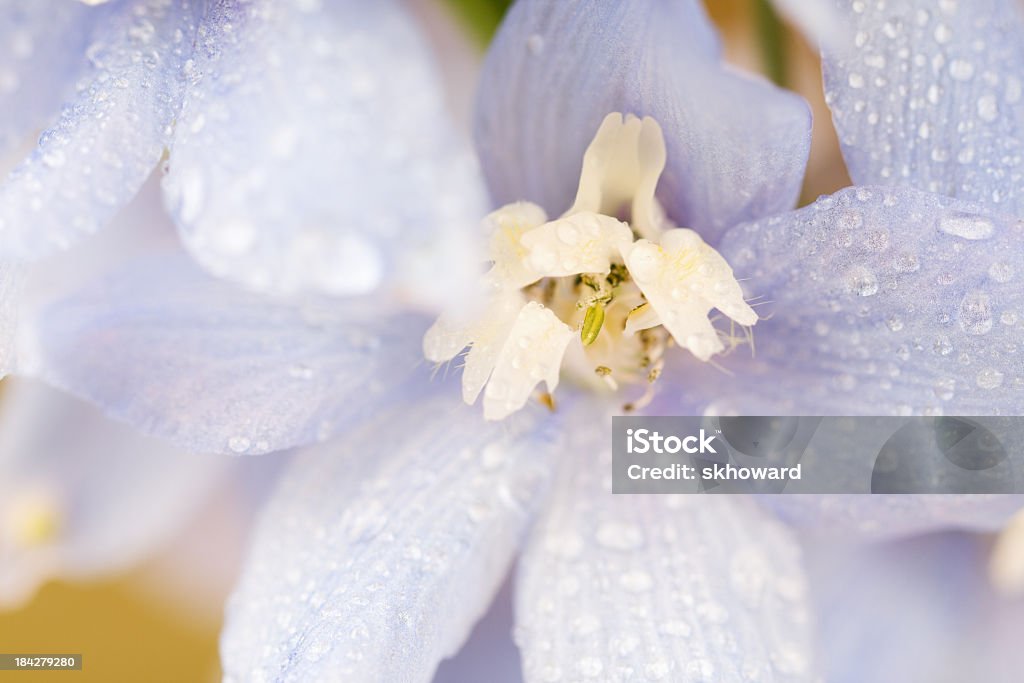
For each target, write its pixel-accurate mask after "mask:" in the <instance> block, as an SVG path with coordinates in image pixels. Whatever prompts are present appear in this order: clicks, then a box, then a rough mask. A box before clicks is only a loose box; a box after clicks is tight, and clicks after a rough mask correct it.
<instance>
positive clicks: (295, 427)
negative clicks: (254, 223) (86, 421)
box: [37, 254, 428, 453]
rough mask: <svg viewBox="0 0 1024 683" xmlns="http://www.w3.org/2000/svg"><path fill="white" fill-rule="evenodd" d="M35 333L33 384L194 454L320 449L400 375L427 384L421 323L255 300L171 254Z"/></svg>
mask: <svg viewBox="0 0 1024 683" xmlns="http://www.w3.org/2000/svg"><path fill="white" fill-rule="evenodd" d="M37 324H38V333H37V335H38V344H39V347H40V348H39V349H38V355H39V357H40V362H41V366H42V367H41V372H42V374H43V376H44V378H46V379H47V380H49V381H52V382H54V383H56V384H57V385H58V386H61V387H65V388H67V389H68V390H70V391H72V392H74V393H76V394H78V395H80V396H83V397H85V398H87V399H89V400H91V401H93V402H95V403H97V404H99V405H101V406H102V407H103V408H104V410H106V411H107V412H108V413H109V414H111V415H113V416H115V417H118V418H120V419H124V420H127V421H129V422H131V423H132V424H134V425H136V426H137V427H139V428H141V429H143V430H144V431H146V432H148V433H150V434H155V435H158V436H163V437H166V438H170V439H173V440H174V441H176V442H177V443H179V444H182V445H184V446H186V447H188V448H189V449H191V450H194V451H199V452H234V453H263V452H267V451H272V450H278V449H282V448H289V447H292V446H295V445H301V444H304V443H310V442H312V441H316V440H322V439H325V438H327V437H329V436H331V435H333V434H336V433H338V432H339V431H340V430H343V429H345V428H346V427H347V426H349V425H350V423H351V421H352V420H355V419H358V418H359V417H361V416H365V415H367V414H369V413H371V412H372V411H374V410H376V409H377V408H379V407H380V406H381V405H382V403H384V402H387V401H390V400H392V399H393V396H392V393H393V392H395V391H400V385H401V384H402V383H403V382H404V381H406V380H407V379H409V378H410V377H416V379H417V381H419V382H426V381H428V380H427V377H426V375H427V374H428V373H427V368H425V367H423V366H422V356H421V353H420V340H421V339H422V335H423V331H424V330H425V329H426V326H427V321H426V320H422V319H420V318H418V317H417V316H415V315H412V314H397V315H396V314H394V313H390V312H388V311H387V310H385V309H384V307H383V306H382V304H380V303H379V302H373V301H369V302H366V301H364V302H355V301H352V302H347V303H344V302H343V303H339V302H336V301H330V302H324V301H315V302H314V301H311V302H307V303H305V304H302V305H299V304H297V303H290V302H285V301H274V300H267V299H265V298H263V297H261V296H258V295H256V294H252V293H249V292H246V291H243V290H240V289H236V288H235V287H233V286H231V285H229V284H227V283H224V282H222V281H219V280H216V279H214V278H212V277H210V276H208V275H206V274H205V273H203V272H202V271H200V270H199V269H198V268H197V267H196V266H194V265H193V264H192V263H191V262H190V261H189V260H188V259H187V258H186V257H184V256H183V255H179V254H173V255H168V256H166V257H165V258H162V259H155V260H148V261H143V262H141V263H137V264H135V265H133V266H131V267H128V268H125V269H124V270H122V271H120V272H118V273H116V274H114V275H112V276H111V277H109V278H106V279H104V280H101V281H100V282H98V283H96V284H94V285H93V286H91V287H89V288H86V289H84V290H82V291H80V292H78V293H76V294H74V295H72V296H71V297H69V298H67V299H65V300H63V301H61V302H59V303H57V304H55V305H53V306H51V307H50V308H48V309H47V310H46V311H45V312H44V313H43V315H42V318H41V320H40V321H39V322H38V323H37ZM417 370H418V371H419V372H417Z"/></svg>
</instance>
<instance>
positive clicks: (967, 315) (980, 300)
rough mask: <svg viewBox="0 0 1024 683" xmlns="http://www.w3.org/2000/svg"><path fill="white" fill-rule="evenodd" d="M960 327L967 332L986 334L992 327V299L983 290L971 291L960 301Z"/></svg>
mask: <svg viewBox="0 0 1024 683" xmlns="http://www.w3.org/2000/svg"><path fill="white" fill-rule="evenodd" d="M958 317H959V322H960V328H961V329H962V330H963V331H964V332H966V333H967V334H972V335H981V334H986V333H987V332H988V331H989V330H991V329H992V301H991V299H990V298H989V295H988V294H987V293H985V292H982V291H977V290H975V291H971V292H968V293H967V294H965V295H964V298H963V299H962V300H961V301H960V308H959V311H958Z"/></svg>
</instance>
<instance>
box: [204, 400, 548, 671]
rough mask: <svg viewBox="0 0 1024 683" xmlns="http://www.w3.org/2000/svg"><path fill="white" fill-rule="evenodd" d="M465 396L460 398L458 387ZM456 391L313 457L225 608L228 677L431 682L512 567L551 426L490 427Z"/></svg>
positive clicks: (284, 495)
mask: <svg viewBox="0 0 1024 683" xmlns="http://www.w3.org/2000/svg"><path fill="white" fill-rule="evenodd" d="M456 393H457V392H456ZM456 393H453V392H451V387H450V386H446V387H441V390H440V392H435V393H434V394H433V395H428V396H426V397H424V400H421V401H412V402H411V403H405V404H402V403H400V402H396V403H395V404H394V405H393V408H392V410H389V411H384V412H382V413H380V414H378V416H377V417H376V419H375V420H373V421H372V422H370V423H368V424H367V425H366V426H365V427H363V428H361V429H360V430H358V431H355V432H353V433H352V434H351V435H349V436H347V437H346V438H345V439H344V440H341V441H338V442H335V443H332V444H328V445H324V446H320V447H317V448H316V449H313V450H310V451H308V452H306V453H303V454H302V455H301V456H300V457H299V458H298V459H297V460H296V461H295V463H294V464H293V466H292V467H291V468H290V470H289V471H288V472H287V473H286V474H285V477H284V479H283V480H282V484H281V486H280V488H279V489H278V490H277V492H276V493H275V495H274V497H273V499H272V500H271V501H270V504H269V505H268V507H267V508H266V510H265V512H264V515H263V518H262V523H261V525H260V527H259V528H258V530H257V532H256V535H255V537H254V540H253V545H252V549H251V552H250V555H249V558H248V560H247V563H246V568H245V571H244V573H243V576H242V579H241V582H240V584H239V585H238V587H237V588H236V590H235V593H234V595H233V596H232V598H231V600H230V601H229V603H228V608H227V615H226V628H225V631H224V634H223V636H222V638H221V654H222V660H223V664H224V670H225V672H226V677H227V680H231V681H254V682H255V681H271V680H273V681H313V680H316V681H345V682H349V681H352V682H357V681H427V680H430V677H431V675H432V674H433V672H434V670H435V668H436V667H437V664H438V662H440V661H441V659H443V658H444V657H447V656H450V655H452V654H454V653H455V652H456V651H457V650H458V649H459V647H460V646H461V644H462V643H463V641H464V640H465V638H466V636H467V635H468V634H469V631H470V629H471V627H472V625H473V623H474V622H475V621H476V620H477V619H478V618H479V617H480V616H481V615H482V614H483V613H484V611H485V610H486V608H487V606H488V604H490V602H491V599H492V598H493V596H494V594H495V592H496V591H497V589H498V587H499V585H500V583H501V581H502V578H503V577H504V576H505V574H506V572H507V571H508V568H509V564H510V563H511V561H512V558H513V556H514V553H515V551H516V548H517V546H518V544H519V542H520V540H521V539H522V536H523V534H524V532H525V529H526V525H527V522H528V521H529V519H530V517H531V514H532V512H533V511H534V510H536V508H537V507H538V505H539V504H540V502H541V500H542V499H543V492H544V489H545V486H546V483H547V480H548V474H549V464H550V458H551V456H552V455H553V451H554V448H555V437H554V435H555V434H557V431H558V430H557V422H556V421H554V420H551V419H549V418H547V416H546V415H544V416H542V417H541V419H542V420H544V421H545V423H546V425H547V427H546V428H542V429H540V430H539V431H538V424H537V420H536V419H532V418H533V416H530V415H518V416H516V417H517V418H519V419H513V420H511V421H507V422H503V423H501V424H494V423H485V422H484V421H483V419H482V418H481V417H480V416H479V414H478V413H477V412H476V411H474V410H473V409H472V408H470V407H468V406H465V405H462V404H461V403H460V400H459V398H458V396H457V395H456Z"/></svg>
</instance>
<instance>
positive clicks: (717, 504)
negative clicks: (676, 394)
mask: <svg viewBox="0 0 1024 683" xmlns="http://www.w3.org/2000/svg"><path fill="white" fill-rule="evenodd" d="M597 410H600V409H599V408H598V409H597ZM571 428H572V431H571V432H570V433H571V434H572V439H571V441H570V443H569V444H568V453H567V455H568V456H570V457H566V458H563V461H562V462H563V463H564V468H563V469H562V470H561V471H560V472H559V478H558V480H557V484H556V486H555V488H554V489H553V491H552V503H551V505H550V507H549V509H548V510H547V511H546V512H545V514H544V515H543V516H542V517H541V520H540V522H539V524H538V526H537V529H536V531H535V533H533V534H532V535H531V538H530V543H529V544H528V546H527V549H526V551H525V554H524V556H523V559H522V562H521V566H520V570H519V577H518V583H517V594H516V608H517V609H516V633H517V637H516V640H517V642H518V644H519V646H520V648H521V649H522V651H523V668H524V673H525V678H526V680H528V681H551V680H571V681H580V680H586V679H594V680H616V681H619V680H665V681H683V680H695V681H696V680H700V681H705V680H707V681H716V682H721V683H725V682H733V681H735V682H739V681H749V680H774V681H804V680H810V679H811V666H812V663H811V661H810V629H809V626H810V624H809V622H808V613H807V606H806V604H805V595H804V580H803V574H802V570H801V567H800V555H799V550H798V548H797V546H796V543H795V541H794V540H793V539H792V538H790V536H789V534H788V532H787V530H786V529H785V528H784V527H783V526H782V525H781V524H780V523H779V522H777V521H776V520H774V519H773V518H772V517H771V516H770V515H767V514H766V513H765V512H764V511H762V510H760V509H758V508H757V506H756V505H755V504H754V503H753V501H751V500H750V499H749V498H747V497H744V496H704V497H702V496H697V495H692V496H671V495H663V496H627V495H617V496H616V495H612V493H611V491H610V489H609V483H608V472H610V471H611V470H610V468H611V463H610V453H609V444H610V442H609V441H608V439H607V436H608V432H609V428H610V424H609V423H608V420H607V418H604V417H603V416H602V414H601V413H600V412H598V413H597V414H596V415H595V414H582V413H581V414H579V415H578V416H577V420H576V424H575V425H572V426H571Z"/></svg>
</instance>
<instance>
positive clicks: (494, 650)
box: [432, 581, 523, 683]
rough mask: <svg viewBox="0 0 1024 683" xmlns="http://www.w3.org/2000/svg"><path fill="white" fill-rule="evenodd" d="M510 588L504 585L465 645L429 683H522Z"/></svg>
mask: <svg viewBox="0 0 1024 683" xmlns="http://www.w3.org/2000/svg"><path fill="white" fill-rule="evenodd" d="M512 618H513V617H512V584H511V582H510V581H506V583H505V585H503V586H502V587H501V590H499V591H498V595H497V596H496V597H495V598H494V601H493V602H492V603H491V606H490V607H489V608H488V609H487V613H486V614H485V615H484V616H483V617H482V618H481V619H480V621H478V622H477V624H476V626H474V627H473V632H472V633H470V634H469V639H468V640H467V641H466V643H465V645H463V646H462V648H461V649H460V650H459V651H458V653H456V655H455V656H454V657H452V658H451V659H446V660H445V661H443V662H441V665H440V666H439V667H438V668H437V672H436V673H435V674H434V679H433V682H432V683H465V681H487V683H523V671H522V665H521V664H520V661H519V649H518V648H517V647H516V645H515V643H514V642H512V626H513V622H512Z"/></svg>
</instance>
